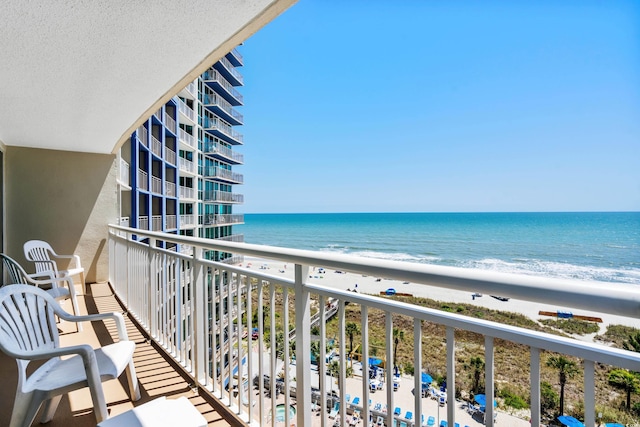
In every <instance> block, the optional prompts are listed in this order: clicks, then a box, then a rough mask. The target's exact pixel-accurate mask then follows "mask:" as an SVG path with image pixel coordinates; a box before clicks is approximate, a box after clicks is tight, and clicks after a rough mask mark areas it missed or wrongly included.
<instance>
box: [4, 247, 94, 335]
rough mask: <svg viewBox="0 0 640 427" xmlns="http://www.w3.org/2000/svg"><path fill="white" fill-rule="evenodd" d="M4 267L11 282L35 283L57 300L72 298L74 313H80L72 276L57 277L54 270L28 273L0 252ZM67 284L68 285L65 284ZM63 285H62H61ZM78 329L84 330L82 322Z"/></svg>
mask: <svg viewBox="0 0 640 427" xmlns="http://www.w3.org/2000/svg"><path fill="white" fill-rule="evenodd" d="M0 258H2V263H3V264H4V268H5V270H6V271H7V273H8V274H9V279H10V283H21V284H23V285H35V286H38V287H39V288H42V289H44V290H46V291H47V292H48V293H49V295H51V296H52V297H53V298H54V299H55V300H56V301H60V300H65V299H70V300H71V306H72V308H73V314H75V315H76V316H78V315H80V311H79V309H78V301H77V298H76V288H75V287H74V286H73V281H72V280H71V278H70V277H55V273H54V272H52V271H45V272H42V273H35V274H28V273H27V272H26V271H24V269H23V268H22V266H21V265H20V264H18V262H17V261H16V260H14V259H13V258H11V257H10V256H8V255H5V254H0ZM65 284H66V286H64V285H65ZM61 285H62V286H61ZM76 327H77V331H78V332H80V331H82V324H81V323H78V324H77V326H76Z"/></svg>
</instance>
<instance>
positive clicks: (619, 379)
mask: <svg viewBox="0 0 640 427" xmlns="http://www.w3.org/2000/svg"><path fill="white" fill-rule="evenodd" d="M609 384H611V385H612V386H614V387H618V388H621V389H623V390H624V391H626V392H627V409H631V393H637V392H638V390H639V389H640V380H638V377H637V376H636V375H634V374H633V373H631V372H629V371H627V370H626V369H614V370H613V371H611V372H609Z"/></svg>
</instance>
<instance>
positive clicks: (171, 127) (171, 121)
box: [164, 114, 177, 133]
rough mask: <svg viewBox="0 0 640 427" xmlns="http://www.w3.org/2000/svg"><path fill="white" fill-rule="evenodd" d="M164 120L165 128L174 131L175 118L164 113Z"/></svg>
mask: <svg viewBox="0 0 640 427" xmlns="http://www.w3.org/2000/svg"><path fill="white" fill-rule="evenodd" d="M164 120H165V126H166V127H167V129H169V130H170V131H171V132H172V133H176V127H177V126H176V121H175V119H174V118H173V117H171V116H170V115H168V114H165V116H164Z"/></svg>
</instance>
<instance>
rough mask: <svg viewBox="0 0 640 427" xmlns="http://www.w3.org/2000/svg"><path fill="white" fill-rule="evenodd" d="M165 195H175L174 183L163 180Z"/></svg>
mask: <svg viewBox="0 0 640 427" xmlns="http://www.w3.org/2000/svg"><path fill="white" fill-rule="evenodd" d="M165 188H166V195H167V196H169V197H176V183H175V182H170V181H167V182H165Z"/></svg>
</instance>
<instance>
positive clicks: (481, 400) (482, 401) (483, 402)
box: [473, 394, 498, 406]
mask: <svg viewBox="0 0 640 427" xmlns="http://www.w3.org/2000/svg"><path fill="white" fill-rule="evenodd" d="M473 400H475V401H476V402H477V403H478V405H480V406H487V396H485V395H484V394H476V395H475V396H474V397H473ZM493 406H498V402H496V401H495V399H494V400H493Z"/></svg>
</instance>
